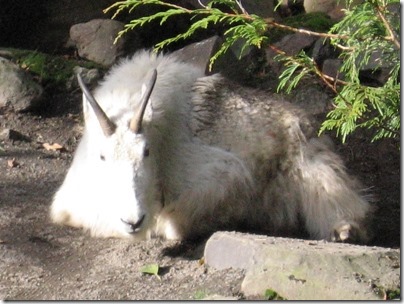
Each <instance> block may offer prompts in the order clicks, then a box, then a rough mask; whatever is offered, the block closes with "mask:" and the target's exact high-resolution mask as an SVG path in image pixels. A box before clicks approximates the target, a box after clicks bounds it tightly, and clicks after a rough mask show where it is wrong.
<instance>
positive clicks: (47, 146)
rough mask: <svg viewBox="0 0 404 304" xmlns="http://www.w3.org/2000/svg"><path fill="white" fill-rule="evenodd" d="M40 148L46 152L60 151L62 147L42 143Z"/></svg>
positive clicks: (55, 144) (56, 144)
mask: <svg viewBox="0 0 404 304" xmlns="http://www.w3.org/2000/svg"><path fill="white" fill-rule="evenodd" d="M42 146H43V147H44V148H45V149H46V150H48V151H60V150H62V149H63V146H61V145H59V144H58V143H54V144H52V145H51V144H49V143H44V144H43V145H42Z"/></svg>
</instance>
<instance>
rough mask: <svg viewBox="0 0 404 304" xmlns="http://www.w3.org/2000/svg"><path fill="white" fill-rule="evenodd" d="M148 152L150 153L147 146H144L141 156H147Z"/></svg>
mask: <svg viewBox="0 0 404 304" xmlns="http://www.w3.org/2000/svg"><path fill="white" fill-rule="evenodd" d="M149 154H150V150H149V148H147V147H146V148H144V150H143V156H144V157H147V156H149Z"/></svg>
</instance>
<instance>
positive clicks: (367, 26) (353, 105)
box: [107, 0, 401, 142]
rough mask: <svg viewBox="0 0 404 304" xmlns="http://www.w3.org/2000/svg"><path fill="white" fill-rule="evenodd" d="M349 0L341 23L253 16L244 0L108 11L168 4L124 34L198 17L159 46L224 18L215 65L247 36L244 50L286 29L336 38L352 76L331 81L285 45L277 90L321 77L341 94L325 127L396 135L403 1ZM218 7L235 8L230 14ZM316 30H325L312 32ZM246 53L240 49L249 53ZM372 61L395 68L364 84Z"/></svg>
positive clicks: (153, 0)
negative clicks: (358, 0) (397, 11)
mask: <svg viewBox="0 0 404 304" xmlns="http://www.w3.org/2000/svg"><path fill="white" fill-rule="evenodd" d="M346 4H347V7H348V8H347V9H346V15H345V17H344V18H343V19H342V20H341V21H340V22H338V23H336V24H333V22H332V21H331V20H329V19H328V18H327V17H325V16H324V15H322V14H317V15H314V16H315V17H316V18H310V14H306V15H303V16H299V17H295V18H291V19H288V18H287V19H286V20H285V24H279V23H276V22H274V21H273V20H272V19H263V18H261V17H259V16H256V15H252V14H249V13H248V12H246V11H245V9H244V8H243V6H242V4H241V1H239V0H211V1H208V4H206V5H205V6H203V7H202V8H200V9H195V10H189V9H186V8H183V7H181V6H179V5H176V4H172V3H167V2H165V1H163V0H126V1H120V2H117V3H115V4H114V5H112V6H111V7H109V8H108V9H107V10H111V9H115V10H116V13H115V16H116V15H117V14H119V13H121V12H122V11H125V10H127V11H129V12H130V11H132V10H133V9H135V8H137V7H138V6H140V5H159V6H161V7H163V8H165V10H160V11H158V12H157V13H155V14H152V15H150V16H144V17H140V18H138V19H135V20H132V21H131V22H130V23H129V24H127V25H126V26H125V29H124V30H123V31H122V32H121V33H120V34H119V36H118V37H117V39H118V38H119V37H121V36H122V35H123V34H125V33H126V32H127V31H128V30H132V29H134V28H135V27H138V26H142V25H144V24H145V23H148V22H151V21H155V20H159V21H160V25H162V24H164V23H165V22H166V21H167V20H168V19H169V18H171V17H173V16H178V15H180V14H182V15H188V16H189V18H190V20H191V21H192V24H191V26H190V27H189V28H188V30H186V31H185V32H184V33H181V34H179V35H177V36H175V37H171V38H168V39H166V40H163V41H161V42H160V43H158V44H157V45H156V46H155V48H156V50H159V49H162V48H164V47H166V46H167V45H168V44H171V43H173V42H177V41H179V40H182V39H187V38H189V37H191V36H193V35H195V34H196V33H197V31H199V30H204V29H207V28H209V27H210V26H211V25H214V24H218V23H220V24H222V25H224V27H225V28H226V30H225V32H224V42H223V44H222V45H221V47H220V49H219V50H218V51H217V53H216V54H214V55H213V56H212V58H211V61H210V67H212V64H213V63H214V61H215V60H216V59H217V58H218V57H219V56H221V55H223V54H224V53H225V52H226V51H227V50H228V49H229V48H230V47H231V46H232V45H233V44H234V43H236V42H238V41H239V40H240V39H242V41H243V42H244V48H245V47H247V46H256V47H258V48H260V47H262V46H267V45H268V44H269V43H272V42H273V41H275V40H276V39H277V37H279V36H278V35H279V33H280V32H285V31H293V32H301V33H308V34H311V35H316V36H318V37H324V38H328V39H330V41H331V44H332V45H334V46H335V47H337V48H338V49H340V51H341V55H340V57H341V59H342V60H343V66H342V67H341V71H340V72H341V74H343V75H344V77H345V78H344V79H343V80H341V79H332V78H331V77H328V76H327V75H324V74H323V73H322V72H321V70H320V69H319V67H318V66H317V65H316V63H315V62H314V61H313V60H312V59H311V58H310V57H309V56H307V55H306V54H305V53H304V52H301V53H299V54H298V55H297V56H287V55H286V54H284V53H283V52H282V50H278V53H279V56H278V59H279V60H280V61H282V62H283V63H284V65H285V70H284V72H283V73H282V75H281V76H280V82H279V87H278V91H279V90H286V92H290V91H291V90H292V89H294V88H295V87H296V86H297V85H298V83H299V82H300V81H301V80H302V79H303V78H305V77H307V76H309V75H316V76H318V77H319V79H321V80H322V81H323V82H324V83H325V84H326V85H327V86H328V87H329V88H330V89H331V90H332V91H333V92H334V93H335V98H334V105H335V108H334V109H333V110H332V111H330V112H329V113H328V115H327V119H326V120H325V121H324V122H323V124H322V126H321V129H320V133H322V132H324V131H327V130H335V131H336V133H337V136H340V137H341V139H342V141H343V142H344V141H345V140H346V138H347V136H348V135H350V134H351V133H352V132H354V131H355V130H356V129H357V128H368V129H372V130H374V134H373V138H372V140H377V139H380V138H384V137H397V136H399V130H400V125H401V121H400V83H399V79H400V78H399V73H400V42H399V41H398V38H397V37H400V16H395V15H394V13H393V11H392V10H390V8H389V5H391V4H399V0H368V1H364V2H363V4H360V5H353V3H352V0H346ZM219 7H227V8H228V9H227V10H226V12H225V11H223V10H222V9H220V8H219ZM308 20H309V21H310V22H308ZM303 21H304V22H303ZM286 22H288V24H289V25H287V24H286ZM302 27H303V28H304V29H302ZM308 30H311V32H308ZM313 30H314V31H319V32H312V31H313ZM242 51H243V50H242ZM242 51H241V52H240V54H242V53H243V52H242ZM375 54H376V55H377V56H376V57H377V58H379V61H378V62H371V60H370V59H371V57H372V56H374V55H375ZM369 63H371V64H373V67H372V69H373V70H377V68H378V67H381V66H383V68H385V67H386V66H389V67H390V68H391V72H390V75H389V77H388V80H387V81H386V82H385V83H384V84H383V85H380V86H378V87H374V86H369V85H365V84H363V83H361V81H360V77H359V76H360V75H359V71H360V70H363V68H365V67H367V66H368V64H369Z"/></svg>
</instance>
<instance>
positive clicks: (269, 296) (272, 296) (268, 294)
mask: <svg viewBox="0 0 404 304" xmlns="http://www.w3.org/2000/svg"><path fill="white" fill-rule="evenodd" d="M264 298H265V300H275V301H280V300H286V299H285V298H283V297H281V296H280V295H279V294H278V293H277V292H276V291H274V290H272V289H266V290H265V293H264Z"/></svg>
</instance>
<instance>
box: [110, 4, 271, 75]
mask: <svg viewBox="0 0 404 304" xmlns="http://www.w3.org/2000/svg"><path fill="white" fill-rule="evenodd" d="M217 4H221V5H223V4H224V5H226V6H227V7H228V8H229V9H230V10H231V11H232V13H226V12H223V11H222V10H220V9H218V8H216V7H215V6H216V5H217ZM139 5H159V6H162V7H166V8H167V10H165V11H159V12H157V13H155V14H152V15H150V16H145V17H140V18H138V19H135V20H132V21H130V23H129V24H126V25H125V28H124V30H122V31H121V32H120V33H119V34H118V37H117V39H119V38H120V37H121V36H122V35H124V34H125V33H126V32H127V31H129V30H133V29H134V28H136V27H139V26H142V25H144V24H145V23H149V22H152V21H155V20H160V25H163V24H164V23H165V22H166V21H167V20H168V19H169V18H171V17H173V16H178V15H181V14H182V15H184V14H185V15H189V16H190V18H191V20H193V23H192V25H191V26H190V27H189V28H188V30H187V31H185V32H184V33H181V34H178V35H177V36H175V37H172V38H168V39H166V40H163V41H161V42H159V43H158V44H156V46H155V49H156V51H157V50H160V49H163V48H164V47H166V46H167V45H169V44H172V43H174V42H177V41H179V40H184V39H187V38H189V37H191V36H193V35H194V34H195V33H196V32H197V31H198V30H204V29H207V28H208V27H209V26H210V25H214V24H217V23H220V24H224V25H226V26H227V28H228V29H227V31H226V32H225V33H224V37H225V38H224V39H225V40H224V43H223V44H222V46H221V48H220V49H219V50H218V52H217V53H216V54H214V55H213V56H212V58H211V61H210V68H211V67H212V65H213V63H214V61H215V60H216V59H217V58H218V57H219V56H221V55H223V54H224V53H225V52H226V51H227V50H228V49H229V48H230V47H231V46H232V45H233V44H234V43H236V42H237V41H238V40H239V39H240V38H242V39H244V40H245V45H244V47H247V46H248V45H254V46H257V47H261V46H262V45H263V44H264V42H265V41H266V40H267V39H268V37H267V36H266V35H265V31H266V29H267V25H266V23H265V21H264V20H263V19H262V18H259V17H258V16H256V15H246V14H239V13H238V10H237V9H238V6H237V1H234V0H212V1H209V3H208V4H207V5H206V6H205V7H203V8H201V9H195V10H189V9H186V8H183V7H181V6H178V5H175V4H171V3H166V2H164V1H159V0H126V1H120V2H116V3H115V4H114V5H112V6H110V7H109V8H107V9H106V11H109V10H110V9H116V12H115V15H114V17H116V15H117V14H119V13H121V12H122V11H124V10H128V11H131V10H133V9H135V8H136V7H138V6H139ZM240 54H242V52H240Z"/></svg>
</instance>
